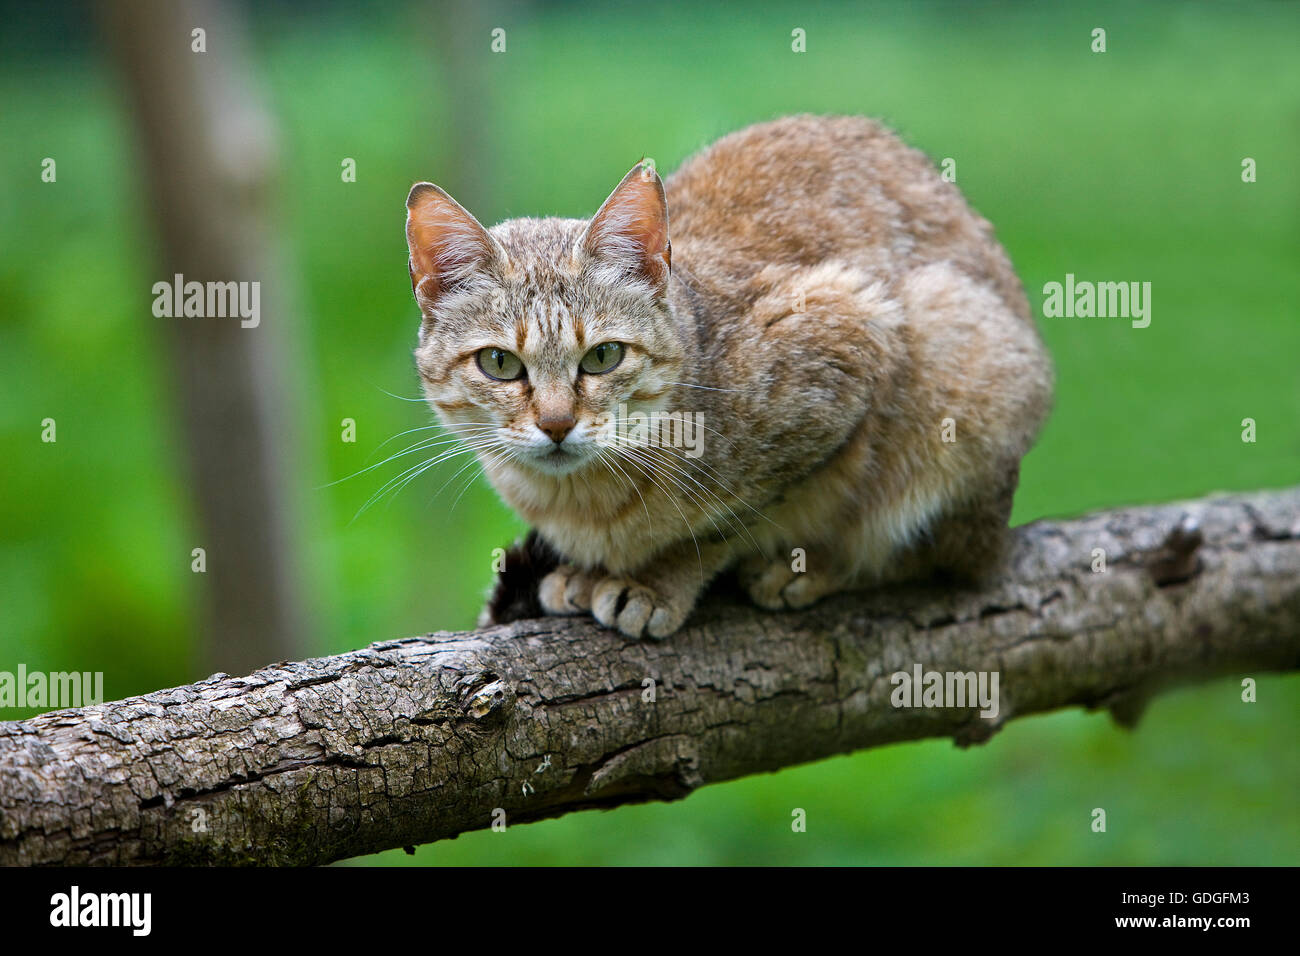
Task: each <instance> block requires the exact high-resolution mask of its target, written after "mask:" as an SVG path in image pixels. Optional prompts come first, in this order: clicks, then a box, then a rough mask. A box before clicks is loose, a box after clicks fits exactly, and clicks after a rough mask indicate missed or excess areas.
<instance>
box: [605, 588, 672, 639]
mask: <svg viewBox="0 0 1300 956" xmlns="http://www.w3.org/2000/svg"><path fill="white" fill-rule="evenodd" d="M692 603H693V601H691V600H683V599H681V598H679V597H674V596H672V595H665V594H661V593H659V592H658V591H656V590H654V589H653V588H649V587H647V586H646V585H644V584H641V583H639V582H637V581H634V580H632V579H631V578H616V577H611V578H605V580H603V581H601V582H600V583H599V584H597V585H596V588H595V590H594V591H593V592H592V595H591V613H592V615H593V616H594V617H595V618H596V620H597V621H599V622H600V623H601V624H603V625H605V626H606V627H612V628H617V629H618V630H620V631H622V632H623V633H624V634H626V635H627V636H628V637H653V638H655V639H656V640H661V639H663V638H665V637H667V636H668V635H669V634H672V633H673V632H674V631H676V630H677V629H678V628H680V627H681V626H682V625H683V624H685V623H686V617H687V615H688V614H690V613H691V605H692Z"/></svg>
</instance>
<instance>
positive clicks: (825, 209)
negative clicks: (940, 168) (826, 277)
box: [665, 115, 1029, 318]
mask: <svg viewBox="0 0 1300 956" xmlns="http://www.w3.org/2000/svg"><path fill="white" fill-rule="evenodd" d="M665 189H666V192H667V196H668V212H669V223H670V232H671V235H672V242H673V257H674V264H677V263H678V262H680V263H682V265H684V266H685V267H686V268H687V269H688V270H691V271H692V272H694V273H696V274H700V273H703V276H702V277H703V278H705V279H706V280H707V281H711V282H714V283H723V284H725V283H743V282H744V281H746V279H747V278H748V277H749V276H751V275H753V274H754V273H756V272H757V271H759V270H761V269H762V268H763V267H765V266H767V265H770V264H777V265H781V264H790V265H803V266H811V265H815V264H817V263H820V262H824V261H826V260H829V259H839V260H845V261H847V262H849V263H851V264H853V265H856V266H860V267H862V268H865V269H868V270H869V271H870V272H872V273H873V274H875V275H878V276H879V277H880V278H882V279H884V280H886V281H887V282H889V281H893V280H896V279H898V278H900V277H901V276H902V275H904V274H905V273H906V272H908V271H910V270H911V269H913V268H915V267H917V266H920V265H925V264H927V263H931V262H942V261H949V262H952V263H953V264H954V265H956V266H957V267H958V268H960V269H962V270H963V271H964V272H966V273H968V274H969V275H971V276H973V277H975V278H977V279H980V280H982V281H985V282H988V283H989V284H991V285H992V286H993V288H994V290H995V291H997V292H998V294H999V295H1000V296H1001V297H1002V298H1003V300H1004V301H1006V303H1007V305H1008V306H1010V307H1011V309H1012V310H1013V311H1014V312H1016V313H1018V314H1020V315H1021V316H1022V317H1024V318H1028V315H1029V311H1028V304H1027V302H1026V301H1025V297H1024V292H1023V289H1022V287H1021V285H1020V281H1019V279H1018V278H1017V277H1016V275H1015V273H1014V271H1013V270H1012V267H1011V263H1010V261H1009V260H1008V259H1007V256H1006V254H1005V253H1004V252H1003V251H1002V249H1001V247H1000V246H999V245H998V244H997V242H996V240H995V239H994V238H993V230H992V227H991V226H990V225H989V223H988V222H987V221H986V220H984V219H982V218H981V217H980V216H978V215H976V214H975V213H974V212H972V211H971V209H970V207H969V206H967V204H966V202H965V200H964V199H963V198H962V196H961V194H960V192H958V190H957V188H956V187H955V186H954V185H953V184H952V183H949V182H946V181H945V180H944V179H943V178H942V177H941V176H940V175H939V173H938V172H937V170H935V168H934V166H933V165H932V164H931V162H930V161H929V159H928V158H927V157H926V156H925V155H924V154H923V153H921V152H920V151H918V150H915V149H913V148H911V147H909V146H907V145H906V144H904V143H903V142H902V141H901V140H900V139H899V138H898V137H897V136H896V135H895V134H894V133H893V132H891V131H890V130H888V129H886V128H885V127H884V126H882V125H881V124H879V123H877V122H875V121H874V120H870V119H866V118H864V117H858V116H812V115H799V116H788V117H784V118H782V119H778V120H774V121H772V122H768V123H760V124H757V125H755V126H750V127H747V128H745V129H742V130H739V131H737V132H735V133H732V134H730V135H728V136H725V137H723V138H722V139H720V140H718V141H717V142H715V143H714V144H712V145H711V146H709V147H707V148H706V149H704V150H703V151H702V152H700V153H698V154H696V155H695V156H693V157H691V158H690V159H688V160H687V161H686V162H685V163H684V164H683V165H682V166H681V168H680V169H678V170H677V171H676V172H675V173H673V175H672V176H670V177H669V178H668V180H667V181H666V182H665ZM719 291H722V290H719Z"/></svg>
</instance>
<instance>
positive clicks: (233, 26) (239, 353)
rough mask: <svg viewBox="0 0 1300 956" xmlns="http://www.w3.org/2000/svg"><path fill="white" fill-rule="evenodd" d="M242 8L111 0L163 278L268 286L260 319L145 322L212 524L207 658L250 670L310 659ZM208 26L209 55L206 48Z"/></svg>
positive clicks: (262, 152) (266, 196)
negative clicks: (199, 47) (158, 345)
mask: <svg viewBox="0 0 1300 956" xmlns="http://www.w3.org/2000/svg"><path fill="white" fill-rule="evenodd" d="M236 12H237V11H235V10H232V9H228V8H224V7H222V5H221V4H219V3H217V2H215V0H135V2H120V3H119V2H111V0H110V2H104V3H102V5H101V7H100V15H101V20H102V22H103V25H104V27H105V33H106V38H107V41H108V45H109V48H110V50H111V53H112V56H113V59H114V60H115V61H116V63H117V66H118V68H119V70H120V73H121V76H122V79H123V81H124V85H125V94H126V95H125V99H126V102H127V105H128V107H129V110H130V113H131V117H132V119H133V121H134V123H135V126H136V130H137V134H138V140H139V156H140V160H141V173H142V177H141V178H142V181H143V184H144V186H145V188H146V190H147V192H148V199H149V203H150V206H151V212H152V218H153V222H154V226H155V229H156V232H157V235H158V238H159V255H158V258H157V262H158V265H159V273H158V275H157V276H156V277H155V281H156V280H163V281H167V282H169V283H170V282H171V281H172V278H173V276H174V275H175V274H178V273H179V274H181V275H183V276H184V281H186V282H189V281H198V282H208V281H218V282H231V281H234V282H241V281H247V282H258V283H259V284H260V297H261V298H260V312H261V315H260V321H259V324H257V325H256V327H249V328H244V327H241V321H240V319H239V318H238V317H237V316H235V317H228V318H217V317H212V316H207V317H204V318H181V317H177V318H154V317H153V316H152V315H151V313H150V312H149V311H148V309H149V301H150V300H149V299H148V298H146V297H145V296H144V295H143V294H142V296H141V316H142V321H153V322H156V323H158V329H159V334H160V335H162V336H163V337H164V339H165V341H166V348H167V352H168V356H169V361H170V364H171V378H172V383H173V387H174V389H175V395H176V403H175V404H176V412H177V415H178V417H179V424H180V428H181V430H182V431H183V435H184V442H185V448H186V452H187V457H188V464H189V479H190V487H191V488H192V489H193V494H194V502H195V506H196V509H197V514H198V519H199V525H200V532H201V534H200V538H199V540H197V541H195V543H194V546H195V547H202V548H204V550H205V552H206V564H207V570H206V573H205V574H204V575H203V576H202V577H201V578H200V581H201V582H202V583H203V584H205V585H206V588H205V599H206V602H207V606H208V616H209V621H208V625H209V627H208V634H207V644H206V649H205V654H204V656H205V661H204V664H205V665H207V666H210V667H218V668H220V669H222V670H228V671H232V672H234V673H243V672H245V671H246V670H248V669H249V668H253V667H257V666H260V665H263V664H266V663H268V662H271V661H276V660H282V659H293V658H295V657H298V656H300V652H301V651H302V650H303V637H304V635H305V633H306V620H305V613H304V608H303V601H302V595H301V594H300V591H299V586H298V578H297V574H296V573H295V569H296V565H297V560H296V557H297V554H296V550H295V548H294V544H293V540H292V539H293V535H292V534H291V529H292V528H293V525H294V522H293V521H292V519H291V514H292V505H293V502H292V500H291V496H290V495H289V493H288V490H287V480H286V479H287V476H288V475H289V474H291V468H292V462H291V459H292V454H291V447H292V442H291V429H290V428H289V421H288V420H287V419H288V417H289V408H290V405H289V399H290V398H291V395H290V389H289V388H288V387H287V386H286V384H285V373H286V371H288V366H287V365H286V357H287V356H286V351H285V345H286V342H285V337H286V336H288V335H289V334H290V333H291V329H290V327H289V325H288V323H289V319H290V316H291V314H292V313H291V309H290V308H289V303H291V302H292V300H293V295H292V292H291V290H290V288H289V286H290V285H291V283H290V282H289V281H288V280H287V278H286V270H285V268H284V267H283V265H282V264H281V263H280V261H279V258H278V256H277V255H276V244H275V242H274V237H273V230H272V227H271V222H270V216H269V213H268V206H269V204H270V199H271V197H272V195H273V189H274V184H275V183H274V176H273V169H274V165H275V162H274V155H273V153H274V149H273V147H274V144H273V137H272V122H271V119H270V117H269V116H268V115H267V113H266V112H265V110H263V109H262V108H261V106H260V105H259V104H258V102H257V101H256V98H255V97H254V96H253V95H252V92H251V91H250V89H249V88H248V87H247V86H246V84H245V82H244V79H245V77H246V76H247V75H248V70H247V67H246V63H245V61H244V59H243V58H242V57H241V56H240V53H241V44H240V40H241V30H240V29H239V23H238V22H237V19H236V17H235V13H236ZM196 29H201V30H203V31H204V36H203V41H204V44H205V46H206V51H205V52H199V51H196V50H195V49H194V45H195V42H196V41H195V37H194V34H193V31H195V30H196ZM289 378H292V375H290V376H289ZM176 560H177V561H178V562H189V561H190V557H189V555H188V554H180V555H177V557H176Z"/></svg>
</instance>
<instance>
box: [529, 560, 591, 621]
mask: <svg viewBox="0 0 1300 956" xmlns="http://www.w3.org/2000/svg"><path fill="white" fill-rule="evenodd" d="M604 577H605V575H604V574H602V573H601V572H599V571H584V570H583V569H582V568H578V567H574V566H573V565H571V564H562V565H560V566H559V567H558V568H556V569H555V570H554V571H552V572H550V573H549V574H547V575H546V577H544V578H542V581H541V584H539V585H538V586H537V600H538V603H540V604H541V605H542V610H543V611H545V612H546V613H547V614H585V613H586V612H587V611H590V610H591V594H592V591H593V590H594V589H595V587H596V584H597V582H599V581H601V580H603V579H604Z"/></svg>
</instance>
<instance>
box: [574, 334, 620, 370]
mask: <svg viewBox="0 0 1300 956" xmlns="http://www.w3.org/2000/svg"><path fill="white" fill-rule="evenodd" d="M621 361H623V344H622V343H621V342H601V343H600V344H599V345H597V346H596V347H595V348H594V349H592V350H591V351H590V352H588V353H587V354H586V355H584V356H583V357H582V362H581V363H579V364H580V365H581V367H582V370H583V371H584V372H590V373H591V374H592V375H600V374H601V373H602V372H608V371H611V370H613V369H614V368H615V367H616V366H617V365H618V363H619V362H621Z"/></svg>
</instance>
